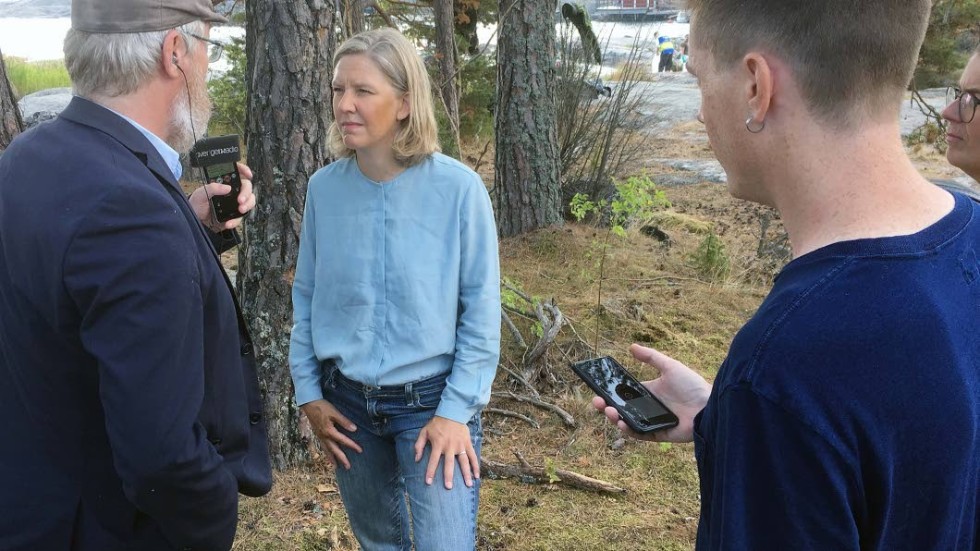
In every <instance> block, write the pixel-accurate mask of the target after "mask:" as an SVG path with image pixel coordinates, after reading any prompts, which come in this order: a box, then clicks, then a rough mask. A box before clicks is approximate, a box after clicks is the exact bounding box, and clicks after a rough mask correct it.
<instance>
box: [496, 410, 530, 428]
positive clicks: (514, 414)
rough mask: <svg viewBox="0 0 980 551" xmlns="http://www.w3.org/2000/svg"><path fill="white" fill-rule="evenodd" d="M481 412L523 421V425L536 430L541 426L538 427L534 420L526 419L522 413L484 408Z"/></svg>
mask: <svg viewBox="0 0 980 551" xmlns="http://www.w3.org/2000/svg"><path fill="white" fill-rule="evenodd" d="M483 412H484V413H493V414H494V415H502V416H504V417H513V418H514V419H520V420H521V421H524V422H525V423H527V424H528V425H531V426H532V427H534V428H536V429H540V428H541V425H539V424H538V422H537V421H535V420H534V419H532V418H530V417H528V416H527V415H524V414H523V413H517V412H516V411H511V410H509V409H500V408H484V410H483Z"/></svg>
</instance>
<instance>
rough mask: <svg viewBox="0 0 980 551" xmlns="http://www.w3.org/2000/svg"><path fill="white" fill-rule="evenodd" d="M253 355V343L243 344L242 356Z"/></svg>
mask: <svg viewBox="0 0 980 551" xmlns="http://www.w3.org/2000/svg"><path fill="white" fill-rule="evenodd" d="M251 355H252V343H250V342H247V343H245V344H243V345H242V356H251Z"/></svg>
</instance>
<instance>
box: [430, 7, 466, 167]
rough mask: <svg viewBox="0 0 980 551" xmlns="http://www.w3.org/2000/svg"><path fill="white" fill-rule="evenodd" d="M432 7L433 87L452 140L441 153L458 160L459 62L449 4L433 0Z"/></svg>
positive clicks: (444, 145) (454, 28)
mask: <svg viewBox="0 0 980 551" xmlns="http://www.w3.org/2000/svg"><path fill="white" fill-rule="evenodd" d="M432 7H433V9H434V10H435V15H436V57H437V58H438V60H439V82H438V83H437V84H438V87H439V94H440V95H441V96H442V103H443V105H444V107H445V111H446V117H447V118H448V119H449V136H450V137H449V139H450V140H452V143H449V144H443V149H445V150H446V151H445V153H446V154H448V155H452V156H455V157H459V155H460V149H459V86H458V84H457V83H458V82H459V80H458V77H457V75H456V69H457V67H458V66H459V60H458V57H457V55H456V25H455V19H456V17H455V16H454V15H453V0H435V1H434V2H433V5H432Z"/></svg>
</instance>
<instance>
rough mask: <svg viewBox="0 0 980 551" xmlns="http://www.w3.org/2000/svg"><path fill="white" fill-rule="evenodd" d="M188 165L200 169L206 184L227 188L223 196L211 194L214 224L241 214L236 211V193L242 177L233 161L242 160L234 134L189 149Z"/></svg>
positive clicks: (199, 141)
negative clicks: (228, 188) (189, 163)
mask: <svg viewBox="0 0 980 551" xmlns="http://www.w3.org/2000/svg"><path fill="white" fill-rule="evenodd" d="M190 157H191V166H194V167H201V168H203V169H204V177H205V179H206V180H207V182H206V183H218V184H225V185H229V186H231V192H230V193H228V194H227V195H212V196H210V199H211V207H212V208H213V209H214V218H215V220H217V221H218V222H227V221H229V220H232V219H234V218H239V217H241V216H243V215H242V213H241V212H239V210H238V194H239V192H240V191H241V189H242V178H241V176H240V175H239V174H238V165H237V164H235V163H236V161H238V160H239V159H241V158H242V154H241V147H240V146H239V138H238V135H237V134H229V135H227V136H217V137H214V138H202V139H200V140H198V142H197V143H195V144H194V147H193V148H191V154H190Z"/></svg>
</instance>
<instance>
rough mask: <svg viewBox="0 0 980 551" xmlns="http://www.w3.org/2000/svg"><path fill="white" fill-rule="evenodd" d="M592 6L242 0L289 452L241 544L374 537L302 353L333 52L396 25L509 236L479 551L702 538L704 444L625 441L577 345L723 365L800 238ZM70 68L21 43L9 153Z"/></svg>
mask: <svg viewBox="0 0 980 551" xmlns="http://www.w3.org/2000/svg"><path fill="white" fill-rule="evenodd" d="M590 7H594V6H589V5H584V6H580V8H582V9H580V10H575V9H571V8H566V10H567V11H566V14H567V15H568V16H569V17H567V18H566V17H562V15H561V13H562V12H561V10H562V6H559V5H558V4H556V3H554V2H541V1H540V0H499V1H495V0H455V1H452V0H418V1H408V0H390V1H384V0H378V1H369V2H358V1H357V0H326V1H322V0H321V1H302V0H289V1H281V0H280V1H260V0H248V2H247V4H246V2H243V1H238V2H224V3H223V4H222V6H221V9H222V10H223V11H224V12H225V13H227V14H229V16H230V17H231V18H232V19H233V21H235V22H236V23H237V24H239V25H242V26H244V27H245V29H246V32H245V36H247V40H246V39H233V40H231V41H230V42H229V43H228V44H227V47H226V61H227V70H226V71H224V72H222V73H221V74H215V75H214V76H213V78H212V79H211V80H210V83H209V87H210V91H211V95H212V98H213V100H214V104H215V115H214V117H213V120H212V126H211V128H210V133H211V134H212V135H219V134H224V133H236V134H239V135H241V136H242V137H243V139H244V141H245V143H246V148H247V150H248V159H247V161H248V163H249V164H250V165H251V167H252V168H253V170H254V171H255V174H256V177H255V184H256V192H257V194H258V197H259V198H260V205H259V207H258V208H257V209H256V211H255V212H254V213H253V214H252V215H250V217H249V219H248V220H247V221H246V224H245V227H244V243H243V245H242V247H240V249H239V250H237V251H233V252H231V253H228V254H226V255H225V257H224V258H223V261H224V263H225V265H226V267H227V268H228V269H229V271H230V272H232V273H233V274H235V275H236V276H237V277H236V279H237V286H238V292H239V294H240V296H241V297H242V301H243V304H244V307H245V309H246V317H247V319H248V320H249V322H250V324H251V329H252V331H253V334H254V335H255V337H256V341H257V344H258V347H257V348H258V351H259V352H258V354H257V356H258V357H257V359H258V360H259V363H260V365H261V374H260V377H261V380H262V385H263V391H264V393H265V397H266V403H267V412H266V414H267V416H268V418H269V421H270V430H271V432H272V436H273V438H272V444H271V448H272V449H271V452H272V454H273V457H274V460H275V463H276V467H277V470H278V473H277V484H276V487H275V488H274V490H273V492H272V494H271V495H270V496H267V497H264V498H259V499H252V498H243V502H242V508H241V523H240V527H239V535H238V539H237V540H236V544H235V548H236V549H249V550H251V549H256V550H265V549H270V550H271V549H301V550H320V549H354V548H356V545H355V542H354V540H353V538H352V535H351V533H350V531H349V528H348V526H347V523H346V518H345V516H344V510H343V506H342V504H341V502H340V499H339V496H338V494H337V490H336V486H335V483H334V480H333V476H332V473H331V471H330V470H329V468H328V467H327V465H326V463H325V462H324V461H323V458H322V456H321V455H320V451H319V450H318V448H317V445H316V442H315V439H314V438H313V437H312V434H311V433H310V432H309V429H308V427H307V426H306V425H305V423H304V420H303V419H302V418H301V416H300V415H299V412H298V409H297V408H296V406H295V403H294V401H293V398H292V389H291V384H290V382H289V376H288V366H287V364H286V360H285V358H286V351H287V345H288V338H289V337H288V335H289V327H290V325H291V305H290V303H289V300H290V294H289V286H290V284H291V281H292V270H293V268H294V267H295V258H296V257H295V255H296V244H297V242H298V234H299V221H300V219H301V215H302V212H303V208H302V206H303V202H304V201H305V195H306V182H307V181H308V178H309V176H310V175H312V173H313V172H314V171H315V170H317V169H318V168H320V167H322V166H323V165H325V164H327V163H329V162H330V160H331V159H330V158H329V155H328V153H327V151H326V145H325V140H324V139H323V138H324V136H325V135H326V130H327V128H328V127H329V124H330V119H331V116H332V114H331V112H330V81H331V78H332V75H331V74H330V73H331V69H332V68H331V62H330V60H331V58H332V53H333V50H334V48H335V47H336V45H337V44H339V43H340V42H341V41H342V40H343V39H344V38H345V37H347V36H350V35H351V34H353V33H354V32H357V31H358V30H360V29H363V28H373V27H378V26H382V25H389V26H395V27H398V28H399V29H401V30H402V31H403V32H405V33H406V34H407V35H408V36H409V37H410V38H412V39H413V41H414V42H415V43H416V44H417V45H418V47H419V50H420V53H421V54H422V55H423V57H424V58H425V60H426V62H427V66H428V67H429V68H430V71H431V75H432V80H433V83H434V88H435V92H436V97H437V98H439V107H440V109H439V118H440V137H441V142H442V145H443V150H444V151H445V152H446V153H447V154H450V155H453V156H455V157H458V158H460V159H461V160H462V161H463V162H465V163H467V164H469V165H470V166H471V167H473V168H474V169H476V170H477V171H478V172H479V173H480V174H481V175H482V176H483V178H484V180H485V182H487V184H488V189H489V190H490V192H491V196H492V197H493V199H494V203H495V209H496V214H497V219H498V225H499V229H500V234H501V264H502V273H503V276H504V277H503V280H502V282H501V285H502V294H503V307H504V312H505V316H504V319H502V323H503V327H504V330H503V335H504V341H503V351H502V357H501V364H500V368H499V369H498V376H497V380H496V382H495V384H494V391H493V397H492V400H491V403H490V406H489V407H488V409H487V410H486V412H485V414H484V426H485V432H486V440H485V443H484V448H483V472H484V481H483V489H482V498H481V509H480V518H479V540H478V548H479V549H485V550H491V549H493V550H496V549H508V550H524V549H599V548H601V549H623V550H626V549H638V548H641V547H642V548H644V549H664V550H675V549H677V550H679V549H692V548H693V542H694V537H695V531H696V526H697V519H698V511H699V491H698V481H697V470H696V465H695V463H694V455H693V448H692V446H691V445H670V444H659V445H656V444H654V445H650V444H644V443H639V442H635V441H630V440H624V439H623V438H621V437H620V435H619V433H618V431H616V430H615V429H613V428H611V427H609V426H608V424H607V423H606V422H605V420H604V419H603V418H601V417H600V416H598V415H597V414H595V412H593V411H592V410H591V406H590V405H589V399H590V397H591V393H590V392H589V391H588V389H586V388H585V387H584V385H583V384H581V383H580V382H579V381H578V380H577V379H576V377H575V376H574V375H573V374H572V373H571V371H570V370H569V369H568V364H569V363H570V362H573V361H577V360H581V359H585V358H588V357H591V356H593V355H596V354H612V355H614V356H616V357H617V358H619V359H620V361H622V362H624V363H625V364H626V365H627V366H628V367H629V368H631V369H632V370H633V371H634V372H635V373H637V375H638V376H640V377H641V378H649V377H652V376H654V375H655V374H654V373H653V372H652V370H651V369H650V368H648V367H646V366H642V365H638V364H637V363H636V362H633V361H627V360H628V353H627V352H626V348H627V346H628V345H629V343H631V342H639V343H642V344H645V345H648V346H654V347H656V348H659V349H661V350H663V351H665V352H667V353H668V354H671V355H672V356H674V357H676V358H678V359H679V360H681V361H683V362H685V363H688V365H691V366H692V367H695V368H696V369H698V370H699V371H700V372H701V373H702V374H703V375H705V376H706V377H707V378H709V380H710V379H711V378H713V376H714V374H715V372H716V370H717V368H718V366H719V365H720V363H721V361H722V359H723V358H724V356H725V354H726V352H727V347H728V345H729V343H730V341H731V339H732V337H733V335H734V333H735V332H736V331H737V330H738V328H739V327H740V326H741V325H742V324H743V323H744V322H745V321H746V320H747V319H748V318H749V317H750V316H751V315H752V313H753V312H754V311H755V309H756V308H757V307H758V305H759V303H760V302H761V301H762V299H763V298H764V296H765V294H766V293H767V291H768V289H769V288H770V286H771V283H772V280H773V278H774V277H775V275H776V274H777V273H778V271H779V269H780V268H781V267H782V266H783V265H784V264H785V263H786V262H787V261H788V259H789V250H788V246H787V242H786V236H785V233H784V232H783V230H782V228H781V226H780V223H779V217H778V214H777V213H775V212H774V211H772V210H770V209H767V208H764V207H760V206H757V205H753V204H749V203H745V202H741V201H737V200H734V199H731V198H730V197H729V196H728V195H727V193H726V190H725V189H724V187H723V185H720V184H722V183H723V182H724V175H723V172H721V171H720V169H719V168H718V167H717V164H716V163H714V161H713V156H712V154H711V151H710V148H709V146H708V144H707V139H706V136H705V135H704V131H703V128H702V127H701V126H700V125H699V124H698V123H697V122H695V121H694V120H693V112H691V113H690V118H688V119H685V118H680V119H677V118H673V119H666V120H665V119H664V118H663V117H660V116H658V114H659V113H658V110H660V109H663V110H667V109H669V104H670V102H671V100H670V99H669V98H667V96H669V95H670V94H673V93H686V94H697V91H696V87H695V86H694V83H693V78H692V77H691V76H690V75H689V74H687V73H684V72H683V71H680V72H672V73H664V74H654V73H653V71H651V64H652V62H653V54H652V52H650V50H649V41H650V39H651V37H650V36H649V35H647V36H643V35H641V34H638V35H637V36H635V37H634V39H633V41H632V44H631V45H630V46H628V47H627V48H625V49H623V48H615V47H611V45H610V43H609V42H608V41H605V42H604V41H602V40H600V39H598V38H597V37H595V36H594V35H591V34H590V32H589V28H590V26H589V22H588V18H587V17H584V16H583V14H585V13H588V8H590ZM978 21H980V0H936V1H935V2H934V8H933V15H932V20H931V24H930V27H929V33H928V36H927V39H926V42H925V45H924V47H923V50H922V53H921V55H920V62H919V66H918V68H917V70H916V75H915V79H914V82H912V83H911V84H910V90H909V101H910V102H912V103H915V104H916V105H918V106H919V108H920V109H921V110H922V111H923V112H924V113H926V122H925V124H923V125H921V126H920V127H918V128H916V129H914V131H912V132H910V133H908V135H907V136H906V143H907V147H908V150H909V153H910V155H911V156H912V158H913V160H914V161H915V162H916V163H917V165H918V166H919V167H920V169H921V170H922V171H923V173H924V174H926V175H927V176H930V177H936V178H955V177H962V175H961V174H960V173H958V172H957V171H955V170H952V169H950V168H949V167H948V166H947V165H946V163H945V160H944V158H943V151H944V147H945V146H944V127H943V122H942V119H941V118H940V117H939V116H938V110H937V108H936V106H937V103H936V101H930V100H929V94H928V93H927V91H929V90H935V89H937V88H942V87H945V86H948V85H952V84H955V82H956V81H957V79H958V76H959V71H960V70H961V69H962V67H963V65H964V64H965V61H966V59H967V58H968V56H969V53H970V52H971V51H972V48H973V47H974V45H975V44H976V40H977V36H978V27H977V25H978V23H977V22H978ZM556 22H557V23H559V24H558V25H557V27H556ZM478 25H486V26H489V27H494V28H495V29H496V32H495V35H494V39H493V40H492V41H491V42H495V43H496V46H495V48H492V47H488V45H487V44H486V43H482V44H481V43H479V42H480V41H479V40H477V38H476V37H477V36H478V35H477V27H478ZM68 85H69V82H68V79H67V74H66V73H65V72H64V66H63V64H61V63H59V62H26V61H23V60H18V59H7V60H3V58H2V53H0V115H2V116H0V151H2V149H4V148H5V146H6V145H7V144H8V143H9V140H10V139H12V138H13V137H14V136H15V135H16V134H17V133H18V132H19V131H20V130H21V129H22V126H23V121H22V120H20V116H19V115H20V113H19V111H18V110H17V109H16V108H15V107H14V105H16V102H17V100H18V99H20V96H23V95H26V94H29V93H31V92H33V91H35V90H39V89H46V88H54V87H59V86H68ZM940 103H941V102H940ZM940 108H941V107H940ZM196 185H198V183H197V182H196V181H190V180H189V181H187V182H185V186H186V187H187V189H188V190H190V189H192V188H193V187H194V186H196Z"/></svg>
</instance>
